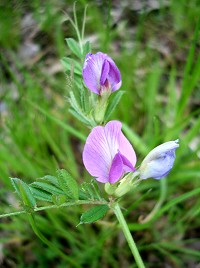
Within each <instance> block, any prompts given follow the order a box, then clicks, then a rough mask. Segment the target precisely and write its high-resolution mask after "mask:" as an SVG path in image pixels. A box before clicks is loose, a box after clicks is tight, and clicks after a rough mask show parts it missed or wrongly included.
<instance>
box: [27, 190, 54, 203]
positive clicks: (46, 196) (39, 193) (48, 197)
mask: <svg viewBox="0 0 200 268" xmlns="http://www.w3.org/2000/svg"><path fill="white" fill-rule="evenodd" d="M29 188H30V190H31V192H32V193H33V196H34V197H35V198H36V199H38V200H40V201H46V202H52V194H50V193H48V192H46V191H43V190H41V189H39V188H35V187H31V186H30V187H29Z"/></svg>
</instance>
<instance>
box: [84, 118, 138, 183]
mask: <svg viewBox="0 0 200 268" xmlns="http://www.w3.org/2000/svg"><path fill="white" fill-rule="evenodd" d="M121 128H122V124H121V122H119V121H115V120H113V121H110V122H108V123H107V124H106V125H105V127H102V126H97V127H95V128H94V129H93V130H92V131H91V133H90V134H89V136H88V138H87V140H86V144H85V146H84V150H83V163H84V165H85V167H86V169H87V171H88V172H89V173H90V174H91V175H92V176H94V177H96V180H97V181H100V182H102V183H106V182H110V183H115V182H117V181H118V180H119V179H120V178H121V177H122V176H123V175H124V173H127V172H131V171H135V168H134V165H135V163H136V156H135V152H134V150H133V148H132V146H131V144H130V143H129V141H128V140H127V139H126V138H125V136H124V135H123V134H122V132H121Z"/></svg>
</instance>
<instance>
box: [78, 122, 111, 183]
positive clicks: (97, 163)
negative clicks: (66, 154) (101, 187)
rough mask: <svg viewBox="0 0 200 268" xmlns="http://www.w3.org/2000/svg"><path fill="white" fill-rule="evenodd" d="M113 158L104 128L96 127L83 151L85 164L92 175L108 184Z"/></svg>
mask: <svg viewBox="0 0 200 268" xmlns="http://www.w3.org/2000/svg"><path fill="white" fill-rule="evenodd" d="M111 162H112V158H111V155H110V152H109V147H108V144H107V140H106V137H105V132H104V127H100V126H98V127H95V128H94V129H93V130H92V132H91V133H90V134H89V136H88V138H87V140H86V144H85V146H84V149H83V163H84V165H85V167H86V169H87V171H88V172H89V173H90V175H92V176H94V177H97V178H99V180H100V178H101V181H105V182H108V174H109V169H110V165H111Z"/></svg>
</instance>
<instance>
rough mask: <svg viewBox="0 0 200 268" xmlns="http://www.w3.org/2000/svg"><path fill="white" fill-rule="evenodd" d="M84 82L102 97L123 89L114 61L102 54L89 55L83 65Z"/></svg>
mask: <svg viewBox="0 0 200 268" xmlns="http://www.w3.org/2000/svg"><path fill="white" fill-rule="evenodd" d="M83 80H84V82H85V84H86V86H87V87H88V88H89V89H90V90H91V91H92V92H94V93H96V94H98V95H102V94H103V93H104V92H105V91H106V92H109V93H111V92H113V91H115V90H118V89H119V88H120V87H121V84H122V81H121V75H120V71H119V69H118V68H117V66H116V64H115V63H114V61H113V60H112V59H111V58H110V57H109V56H107V54H104V53H102V52H97V53H96V54H91V53H88V54H87V55H86V58H85V62H84V65H83Z"/></svg>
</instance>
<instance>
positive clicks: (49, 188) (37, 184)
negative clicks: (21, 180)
mask: <svg viewBox="0 0 200 268" xmlns="http://www.w3.org/2000/svg"><path fill="white" fill-rule="evenodd" d="M30 186H32V187H34V188H39V189H42V190H44V191H46V192H49V193H51V194H55V195H59V194H63V191H62V190H61V189H58V188H57V187H55V186H53V185H51V184H49V183H46V182H33V183H31V184H30Z"/></svg>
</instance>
